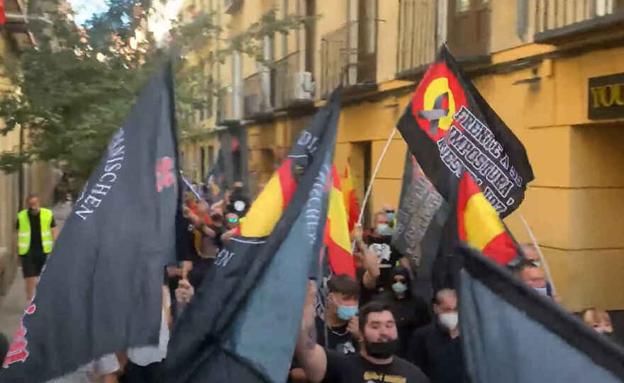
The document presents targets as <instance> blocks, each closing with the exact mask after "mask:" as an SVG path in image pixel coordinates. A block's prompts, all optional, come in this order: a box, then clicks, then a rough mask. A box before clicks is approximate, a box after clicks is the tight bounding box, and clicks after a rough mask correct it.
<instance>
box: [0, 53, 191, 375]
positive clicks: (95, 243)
mask: <svg viewBox="0 0 624 383" xmlns="http://www.w3.org/2000/svg"><path fill="white" fill-rule="evenodd" d="M177 169H178V160H177V148H176V139H175V134H174V100H173V91H172V77H171V66H170V65H167V66H166V67H165V68H163V69H162V70H161V71H159V73H157V74H156V75H154V77H153V78H152V79H151V80H150V82H149V84H148V85H147V86H146V88H145V89H144V90H143V92H142V93H141V95H140V96H139V98H138V101H137V103H136V105H135V106H134V108H133V109H132V111H131V113H130V115H129V116H128V118H127V119H126V121H125V123H124V124H123V126H122V127H121V128H120V129H119V131H117V133H115V135H114V136H113V138H112V140H111V142H110V144H109V146H108V149H107V151H106V153H105V154H104V157H103V159H102V161H101V163H100V165H99V166H98V167H97V169H96V170H95V171H94V172H93V174H91V177H90V178H89V181H88V182H87V183H86V185H85V187H84V190H83V192H82V195H81V196H80V198H78V200H77V201H76V204H75V206H74V210H73V211H72V214H71V216H70V217H69V219H68V220H67V222H66V223H65V226H64V228H63V231H62V233H61V235H60V237H59V238H58V241H57V242H56V245H55V248H54V251H53V253H52V254H51V255H50V257H49V259H48V262H47V265H46V267H45V269H44V271H43V273H42V275H41V280H40V282H39V286H38V287H37V295H36V297H35V298H34V299H33V301H32V302H31V304H30V305H29V306H28V308H27V309H26V311H25V314H24V316H23V319H22V323H21V326H20V329H19V331H18V334H17V335H16V337H15V338H14V340H13V344H12V346H11V350H10V351H9V354H8V355H7V357H6V359H5V361H4V368H5V370H4V371H3V372H2V373H1V374H0V382H3V383H4V382H6V383H9V382H10V383H18V382H28V383H37V382H44V381H48V380H50V379H52V378H55V377H59V376H62V375H65V374H67V373H70V372H72V371H75V370H77V369H78V368H79V367H81V366H83V365H85V364H88V363H90V362H91V361H94V360H96V359H97V358H99V357H102V356H104V355H108V354H111V353H114V352H117V351H125V350H127V349H128V348H130V347H136V346H145V345H150V344H151V345H156V344H158V332H159V328H160V324H161V307H162V289H161V286H162V284H163V266H164V265H165V263H166V262H169V261H174V260H175V248H176V240H175V217H176V214H177V212H178V210H179V209H178V206H179V204H180V199H179V193H178V190H179V187H178V177H177V174H178V170H177Z"/></svg>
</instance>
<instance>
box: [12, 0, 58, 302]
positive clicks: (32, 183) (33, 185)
mask: <svg viewBox="0 0 624 383" xmlns="http://www.w3.org/2000/svg"><path fill="white" fill-rule="evenodd" d="M26 12H27V10H26V7H25V2H24V1H21V0H11V1H5V14H6V22H5V23H4V24H3V25H0V58H1V59H2V63H1V64H0V97H2V96H3V95H6V94H11V93H13V92H17V91H18V90H17V89H16V88H15V86H14V85H13V84H12V82H11V78H12V76H13V75H14V74H15V72H16V71H17V68H18V67H19V64H18V56H19V54H20V52H21V50H22V49H24V48H25V47H27V46H32V44H34V42H35V41H34V39H33V37H32V35H31V34H30V33H29V32H28V30H27V28H26V19H25V15H26ZM27 139H28V137H27V135H26V134H24V132H22V131H21V129H17V130H14V131H11V132H9V133H8V134H6V135H0V152H15V153H18V152H19V151H20V150H21V147H22V146H23V145H24V144H25V143H26V142H25V140H27ZM57 181H58V175H57V174H55V173H54V172H53V171H52V170H51V169H50V168H49V167H48V166H46V165H44V164H33V165H25V166H22V167H21V168H20V169H19V170H18V171H16V172H12V173H5V172H3V171H0V211H1V212H2V214H0V296H1V295H3V293H4V292H5V290H6V289H7V288H8V286H9V285H10V283H11V282H12V280H13V277H14V275H15V270H16V266H17V261H18V259H17V235H16V231H15V223H16V220H17V212H18V210H19V209H21V208H22V207H23V206H24V200H25V198H26V196H27V195H28V194H30V193H36V194H38V195H39V196H41V199H42V203H44V204H46V205H47V204H50V203H51V202H52V194H53V189H54V185H55V184H56V182H57Z"/></svg>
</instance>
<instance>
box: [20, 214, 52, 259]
mask: <svg viewBox="0 0 624 383" xmlns="http://www.w3.org/2000/svg"><path fill="white" fill-rule="evenodd" d="M28 220H29V221H30V249H29V250H28V253H29V254H32V253H37V254H41V253H43V244H42V243H41V213H37V214H32V213H31V212H30V211H29V212H28ZM50 227H56V222H55V221H54V217H52V222H51V224H50ZM15 228H16V229H17V230H19V219H18V220H17V223H16V224H15Z"/></svg>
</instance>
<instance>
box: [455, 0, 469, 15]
mask: <svg viewBox="0 0 624 383" xmlns="http://www.w3.org/2000/svg"><path fill="white" fill-rule="evenodd" d="M470 2H471V0H457V8H456V10H457V12H458V13H460V12H466V11H468V10H470Z"/></svg>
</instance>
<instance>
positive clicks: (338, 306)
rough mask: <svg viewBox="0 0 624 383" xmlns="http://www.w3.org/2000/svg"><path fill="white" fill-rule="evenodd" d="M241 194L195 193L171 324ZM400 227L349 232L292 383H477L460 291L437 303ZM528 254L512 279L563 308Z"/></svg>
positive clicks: (320, 292) (306, 322)
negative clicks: (345, 259) (346, 267)
mask: <svg viewBox="0 0 624 383" xmlns="http://www.w3.org/2000/svg"><path fill="white" fill-rule="evenodd" d="M243 189H244V188H243V185H242V183H240V182H238V183H235V184H234V187H233V188H232V189H230V190H228V191H226V192H225V193H224V194H223V196H222V198H218V197H217V196H216V195H213V194H210V193H209V191H208V192H207V193H205V194H204V195H202V196H201V198H198V196H197V194H192V193H187V195H186V200H185V207H184V224H183V225H179V226H180V227H181V228H184V230H180V231H179V233H178V235H179V238H178V243H181V244H182V247H181V248H180V249H179V252H180V253H181V254H183V257H182V258H183V259H184V260H183V261H182V262H180V263H179V264H177V265H170V266H169V267H168V269H167V273H166V274H167V275H166V282H167V283H166V284H167V287H168V289H167V290H168V291H169V292H170V295H171V301H172V302H175V304H172V305H171V317H172V318H173V320H175V318H176V317H177V316H179V315H180V313H181V311H182V310H183V309H184V306H185V305H186V304H187V303H188V302H190V300H191V299H192V298H193V295H194V289H195V288H197V287H198V286H199V284H200V282H201V280H202V278H203V276H204V275H205V273H206V271H207V270H208V268H210V267H211V265H212V262H213V261H214V259H215V258H216V257H217V256H218V254H219V251H220V250H221V249H222V248H223V246H224V244H225V243H227V241H229V240H230V238H231V237H232V236H233V235H235V234H236V230H237V226H238V224H239V220H240V219H241V218H242V217H244V215H245V213H246V212H247V209H248V208H249V205H250V198H248V197H247V196H246V195H245V193H244V191H243ZM394 223H395V213H394V209H393V208H392V207H390V206H385V207H384V208H383V210H382V211H379V212H377V213H376V214H375V215H374V217H373V220H372V223H371V225H370V227H369V228H368V229H367V230H363V229H362V227H361V226H359V225H357V226H356V227H355V229H354V230H353V232H352V233H351V236H352V240H353V244H354V249H353V253H354V254H353V255H354V261H355V265H356V273H355V278H353V277H351V276H348V275H331V273H329V272H328V273H327V274H328V275H326V277H325V278H324V280H323V281H320V282H319V283H311V284H310V286H309V292H308V298H307V300H306V305H305V308H304V315H303V322H302V326H301V334H300V336H299V339H298V342H297V347H296V352H295V354H294V355H293V359H292V364H291V368H290V373H289V376H288V381H289V382H366V383H368V382H405V383H411V382H435V383H446V382H455V383H457V382H459V383H461V382H468V381H469V379H468V374H467V372H466V369H465V366H464V361H463V356H462V345H461V334H460V330H459V315H458V297H457V293H456V291H455V290H454V289H453V288H452V286H444V285H439V284H438V286H437V289H436V291H435V292H433V294H432V295H429V296H426V295H427V294H423V293H422V291H421V289H420V288H419V287H417V284H416V283H415V282H416V281H417V279H418V278H419V276H418V275H415V274H414V272H413V269H412V268H411V267H410V264H409V261H408V259H407V257H404V256H403V255H402V254H400V253H399V252H398V251H397V250H396V249H395V248H394V247H393V246H392V244H391V242H392V235H393V230H394ZM522 250H523V253H524V257H525V259H523V260H521V261H520V262H518V263H517V264H516V265H515V266H514V269H513V272H514V274H515V275H516V276H517V277H518V278H519V279H520V280H522V281H524V282H525V283H526V284H527V285H528V286H530V287H532V288H534V289H535V290H536V291H538V292H539V293H540V294H542V295H544V296H548V297H550V298H552V299H553V300H555V301H558V299H559V298H558V297H557V296H556V294H554V292H553V289H552V287H551V286H550V284H549V283H548V281H547V280H546V278H545V276H544V272H543V270H542V268H541V267H540V259H539V257H538V255H537V253H536V249H535V248H534V247H533V246H532V245H523V246H522ZM605 314H606V315H605ZM583 319H584V320H586V322H587V323H588V324H589V325H590V326H593V327H594V328H596V330H597V331H599V332H603V333H607V332H608V331H611V332H612V331H613V329H612V326H611V324H610V320H609V318H608V313H606V312H604V311H601V310H596V309H592V310H590V311H587V312H586V313H584V318H583ZM154 366H158V364H155V365H153V366H152V367H154ZM152 367H147V368H152ZM157 368H158V367H157ZM150 376H153V375H150ZM122 381H123V380H122ZM143 381H147V380H143Z"/></svg>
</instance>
